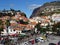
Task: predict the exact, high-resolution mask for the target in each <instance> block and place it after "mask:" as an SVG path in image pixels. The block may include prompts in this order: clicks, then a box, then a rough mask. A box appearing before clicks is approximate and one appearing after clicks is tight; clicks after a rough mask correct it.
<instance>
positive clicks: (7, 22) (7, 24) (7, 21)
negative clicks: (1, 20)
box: [5, 20, 10, 33]
mask: <svg viewBox="0 0 60 45" xmlns="http://www.w3.org/2000/svg"><path fill="white" fill-rule="evenodd" d="M5 24H6V27H7V33H8V27H9V26H10V21H9V20H6V23H5Z"/></svg>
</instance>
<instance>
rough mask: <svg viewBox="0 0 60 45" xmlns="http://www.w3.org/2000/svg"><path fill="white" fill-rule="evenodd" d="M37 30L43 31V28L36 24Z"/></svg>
mask: <svg viewBox="0 0 60 45" xmlns="http://www.w3.org/2000/svg"><path fill="white" fill-rule="evenodd" d="M35 28H37V31H38V32H39V31H41V26H40V23H38V24H36V26H35Z"/></svg>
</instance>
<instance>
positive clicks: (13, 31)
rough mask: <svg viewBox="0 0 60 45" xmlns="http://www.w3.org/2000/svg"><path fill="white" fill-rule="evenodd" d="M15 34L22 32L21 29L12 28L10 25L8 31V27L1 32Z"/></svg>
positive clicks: (2, 33)
mask: <svg viewBox="0 0 60 45" xmlns="http://www.w3.org/2000/svg"><path fill="white" fill-rule="evenodd" d="M13 34H21V30H13V29H12V28H10V27H8V32H7V29H4V30H3V31H2V32H1V35H13Z"/></svg>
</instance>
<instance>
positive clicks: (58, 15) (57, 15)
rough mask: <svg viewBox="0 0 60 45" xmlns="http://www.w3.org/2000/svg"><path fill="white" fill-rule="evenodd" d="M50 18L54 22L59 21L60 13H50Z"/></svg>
mask: <svg viewBox="0 0 60 45" xmlns="http://www.w3.org/2000/svg"><path fill="white" fill-rule="evenodd" d="M52 20H53V21H56V22H59V21H60V14H53V15H52Z"/></svg>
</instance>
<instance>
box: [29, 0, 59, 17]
mask: <svg viewBox="0 0 60 45" xmlns="http://www.w3.org/2000/svg"><path fill="white" fill-rule="evenodd" d="M57 9H60V1H54V2H48V3H45V4H43V5H42V6H41V7H38V8H36V9H34V10H33V13H32V15H31V16H30V18H32V17H35V16H42V15H51V14H52V12H54V11H56V10H57Z"/></svg>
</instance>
